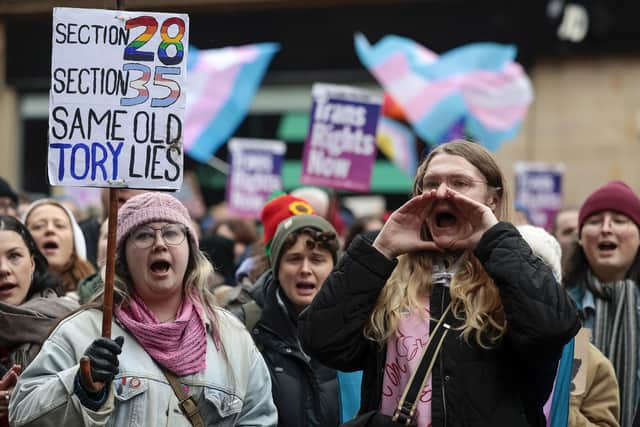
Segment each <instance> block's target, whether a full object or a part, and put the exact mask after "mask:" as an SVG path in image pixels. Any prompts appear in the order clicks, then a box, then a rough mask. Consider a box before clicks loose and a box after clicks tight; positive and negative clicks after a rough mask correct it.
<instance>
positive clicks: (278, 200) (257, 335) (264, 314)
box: [232, 194, 340, 427]
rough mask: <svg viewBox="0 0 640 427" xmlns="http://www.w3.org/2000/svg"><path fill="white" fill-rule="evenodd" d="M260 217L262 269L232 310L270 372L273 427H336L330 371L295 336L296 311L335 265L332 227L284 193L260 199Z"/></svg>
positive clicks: (336, 403) (333, 377)
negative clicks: (245, 297) (263, 253)
mask: <svg viewBox="0 0 640 427" xmlns="http://www.w3.org/2000/svg"><path fill="white" fill-rule="evenodd" d="M260 217H261V220H262V224H263V227H264V244H265V250H266V253H267V259H268V265H269V268H268V269H267V271H266V272H264V274H262V275H261V276H260V277H259V278H258V280H257V281H256V283H255V284H254V285H253V286H252V288H251V289H250V291H249V295H250V297H251V298H252V299H253V300H252V301H250V302H248V303H245V304H243V305H242V306H241V310H238V311H235V312H234V313H235V314H236V315H238V317H239V318H240V319H241V320H242V321H243V322H244V323H245V325H246V326H247V328H248V329H249V331H250V332H251V335H252V337H253V339H254V341H255V342H256V344H257V345H258V348H259V349H260V351H261V352H262V355H263V356H264V359H265V361H266V363H267V366H268V367H269V371H270V373H271V379H272V394H273V401H274V403H275V405H276V407H277V408H278V425H280V426H290V427H296V426H300V427H314V426H336V425H338V423H339V408H340V404H339V394H338V381H337V374H336V371H335V370H333V369H330V368H327V367H326V366H323V365H321V364H320V363H318V362H317V361H316V360H315V359H314V358H313V357H309V356H307V355H306V354H305V352H304V351H303V349H302V348H301V346H300V342H299V340H298V336H297V328H298V326H297V324H298V321H297V317H298V314H299V313H300V312H301V311H302V310H303V309H304V308H305V307H307V306H308V305H309V304H310V303H311V301H312V300H313V298H314V296H315V295H316V294H317V293H318V291H319V290H320V289H321V287H322V286H323V283H324V280H325V279H326V277H327V276H328V275H329V273H330V272H331V269H332V268H333V266H334V265H335V264H336V262H337V260H338V250H339V240H338V236H337V233H336V230H335V228H334V227H333V226H332V225H331V224H330V223H329V222H328V221H327V220H326V219H324V218H323V217H321V216H320V215H317V214H316V213H315V211H314V210H313V208H312V207H311V205H310V204H309V203H307V202H306V201H305V200H303V199H301V198H298V197H295V196H292V195H289V194H280V195H277V196H276V197H273V198H272V199H271V200H269V201H267V203H265V205H264V206H263V208H262V212H261V216H260ZM232 311H233V310H232Z"/></svg>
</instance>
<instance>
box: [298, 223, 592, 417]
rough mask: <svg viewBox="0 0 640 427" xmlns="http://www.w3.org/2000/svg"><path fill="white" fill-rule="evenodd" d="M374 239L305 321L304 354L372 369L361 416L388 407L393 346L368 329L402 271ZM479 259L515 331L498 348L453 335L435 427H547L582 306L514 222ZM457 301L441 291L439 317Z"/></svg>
mask: <svg viewBox="0 0 640 427" xmlns="http://www.w3.org/2000/svg"><path fill="white" fill-rule="evenodd" d="M372 239H373V236H370V235H369V236H361V237H359V238H357V239H356V241H354V243H353V244H352V245H351V246H350V247H349V249H348V252H347V254H346V255H345V256H343V257H342V259H341V261H340V263H339V264H338V266H337V268H336V269H335V270H334V271H333V272H332V273H331V275H330V276H329V278H328V279H327V281H326V282H325V284H324V286H323V287H322V289H321V290H320V292H319V293H318V295H316V297H315V299H314V301H313V303H312V304H311V305H310V306H309V307H308V308H307V309H306V310H305V311H303V312H302V314H301V316H300V319H299V323H298V328H299V333H300V336H301V339H302V342H303V345H304V348H305V349H306V350H307V351H308V352H310V353H311V354H313V355H314V356H315V357H317V358H318V359H319V360H320V361H321V362H323V363H325V364H326V365H327V366H331V367H333V368H335V369H339V370H344V371H350V370H358V369H362V370H364V373H363V383H362V401H361V402H362V403H361V408H360V412H367V411H371V410H377V409H379V408H380V404H381V395H382V380H383V369H384V363H385V355H386V348H382V349H380V347H379V346H378V345H377V344H376V343H374V342H372V341H370V340H367V339H365V338H364V336H363V328H364V325H365V322H367V321H368V318H369V315H370V313H371V311H372V309H373V306H374V304H375V301H376V299H377V297H378V294H379V293H380V290H381V289H382V288H383V286H384V284H385V283H386V281H387V279H388V278H389V276H390V274H391V272H392V271H393V269H394V268H395V266H396V264H397V262H396V261H390V260H388V259H387V258H385V257H384V256H383V255H382V254H381V253H379V252H378V251H377V250H376V249H375V248H373V247H372V246H371V243H372ZM475 255H476V256H477V257H478V259H479V260H480V261H481V262H482V264H483V265H484V268H485V270H486V271H487V273H488V274H489V275H490V276H491V277H492V278H493V279H494V281H495V282H496V284H497V286H498V288H499V290H500V296H501V299H502V303H503V305H504V310H505V314H506V317H507V322H508V329H507V332H506V334H505V336H504V337H503V339H502V341H501V342H500V344H499V345H498V346H497V347H495V348H493V349H491V350H485V349H483V348H481V347H479V346H477V345H475V344H474V341H471V344H467V343H466V342H465V341H464V340H463V339H462V338H459V337H458V336H457V335H459V334H451V333H450V334H449V335H448V336H447V338H446V340H445V343H444V345H443V347H442V350H441V352H440V354H439V356H438V359H437V360H436V366H435V368H434V370H433V374H432V386H433V394H432V403H431V410H432V425H433V426H434V427H445V426H446V427H449V426H451V427H483V426H486V427H496V426H505V427H519V426H523V427H524V426H544V425H545V421H544V415H543V413H542V406H543V404H544V402H545V400H546V398H547V397H548V395H549V394H550V392H551V389H552V386H553V379H554V374H555V369H556V366H557V362H558V359H559V357H560V354H561V351H562V347H563V345H564V344H565V343H566V342H568V341H569V340H570V339H571V337H573V336H574V335H575V334H576V333H577V331H578V329H579V328H580V321H579V320H578V316H577V313H576V309H575V306H574V305H573V303H572V302H571V299H570V298H569V296H568V295H567V294H566V292H565V290H564V289H563V288H561V287H560V286H558V284H557V283H556V281H555V279H554V276H553V274H552V273H551V270H550V269H549V268H548V267H547V266H546V265H545V264H544V263H543V262H542V261H541V260H540V259H539V258H537V257H536V256H534V255H533V254H532V252H531V249H530V248H529V246H528V245H527V244H526V242H525V241H524V240H523V239H522V237H521V236H520V234H519V233H518V231H517V230H516V229H515V227H513V225H511V224H509V223H499V224H497V225H495V226H494V227H492V228H491V229H490V230H488V231H487V232H486V233H485V234H484V236H483V237H482V239H481V241H480V242H479V243H478V246H477V248H476V250H475ZM449 300H450V297H449V292H448V288H443V287H436V288H435V289H434V290H433V292H432V295H431V299H430V301H431V303H430V304H431V306H430V309H431V314H432V317H433V318H438V317H440V314H441V313H442V310H443V308H444V307H446V306H447V305H448V303H449Z"/></svg>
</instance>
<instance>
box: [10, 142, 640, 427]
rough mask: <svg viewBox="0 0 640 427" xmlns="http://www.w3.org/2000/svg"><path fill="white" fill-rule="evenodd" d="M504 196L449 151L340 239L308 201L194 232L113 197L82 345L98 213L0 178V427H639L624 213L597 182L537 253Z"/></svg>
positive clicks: (182, 219)
mask: <svg viewBox="0 0 640 427" xmlns="http://www.w3.org/2000/svg"><path fill="white" fill-rule="evenodd" d="M507 187H508V185H507V183H506V181H505V177H504V175H503V173H502V170H501V169H500V167H499V166H498V164H497V163H496V160H495V158H494V157H493V155H492V154H491V153H489V152H488V151H487V150H485V149H484V148H482V147H481V146H480V145H478V144H475V143H473V142H468V141H464V140H455V141H451V142H449V143H447V144H443V145H440V146H438V147H437V148H435V149H434V150H432V151H431V152H430V153H429V155H428V156H427V157H426V158H425V159H424V160H423V161H422V162H421V163H420V165H419V167H418V169H417V172H416V174H415V177H414V181H413V189H412V193H411V195H410V196H409V197H408V200H407V201H406V203H404V204H403V205H402V206H401V207H399V208H398V209H396V210H395V211H393V212H386V213H383V212H376V213H375V214H373V215H363V216H361V217H357V218H354V217H353V216H351V215H340V212H339V210H338V209H336V203H335V200H333V199H332V197H335V194H331V193H328V192H326V191H324V190H322V189H320V188H315V187H313V188H312V187H304V188H299V189H296V190H295V191H293V192H291V193H290V194H286V193H282V192H280V193H274V194H273V195H272V196H271V197H270V199H269V200H268V201H267V202H266V203H265V204H264V206H263V208H262V212H261V216H260V218H259V220H254V219H247V218H239V217H232V216H230V215H219V216H217V217H215V218H213V219H211V220H209V221H207V222H201V223H199V222H198V221H197V219H196V218H192V216H191V215H190V214H189V212H188V210H187V208H186V207H185V205H184V204H183V203H181V202H180V201H179V200H178V199H177V198H175V197H174V196H173V195H171V194H170V193H167V192H153V191H142V190H130V189H121V190H118V212H117V223H116V229H117V232H116V256H115V280H114V301H113V305H112V309H111V312H110V313H109V315H110V316H111V317H110V318H112V322H111V330H112V337H102V336H101V327H102V326H103V325H102V318H103V313H102V312H101V311H102V303H103V301H104V296H105V293H104V282H105V263H106V256H107V255H106V252H107V251H106V246H107V244H106V242H107V228H108V221H107V218H106V209H103V211H102V215H94V216H90V217H88V218H78V217H77V215H78V213H77V209H74V207H73V204H72V202H73V201H72V200H63V199H60V198H49V197H43V198H39V199H36V200H29V201H28V202H27V203H19V202H20V200H19V197H18V195H17V194H16V192H15V191H14V189H13V188H12V187H11V186H10V185H9V184H8V183H7V182H6V181H5V180H3V179H1V178H0V318H2V319H3V320H4V321H3V322H2V325H1V326H0V375H1V376H2V378H1V380H0V427H1V426H62V425H64V426H94V425H95V426H99V425H107V426H160V425H166V426H190V425H192V426H214V425H215V426H236V425H238V426H276V425H278V426H300V427H307V426H327V427H332V426H338V425H341V424H344V425H345V426H383V425H384V426H392V425H415V426H420V427H422V426H424V427H427V426H433V427H448V426H455V427H458V426H460V427H462V426H468V427H482V426H506V427H518V426H522V427H526V426H532V427H538V426H540V427H543V426H550V427H556V426H562V427H564V426H607V427H616V426H622V427H636V426H640V419H638V415H637V414H638V402H639V401H640V298H639V296H638V281H639V280H640V261H639V248H640V198H639V197H638V195H637V194H636V193H635V192H634V191H633V190H632V189H631V187H630V186H628V185H627V184H626V183H624V182H621V181H612V182H609V183H603V185H602V186H601V187H599V188H597V189H593V191H592V192H591V194H590V195H589V196H588V197H587V198H586V199H585V200H584V201H583V203H581V205H579V206H567V207H565V208H563V209H562V210H561V211H560V212H558V214H557V215H556V218H555V221H554V224H553V227H552V229H551V230H549V232H547V231H545V230H544V229H542V228H539V227H534V226H532V225H526V223H528V222H530V218H528V217H527V216H526V215H522V214H521V215H520V216H519V217H516V216H515V215H514V214H515V211H518V210H519V211H520V212H522V208H521V207H518V206H513V205H512V204H511V201H510V198H509V195H508V192H507ZM102 196H103V198H102V203H103V207H106V206H107V197H106V196H108V191H107V190H103V191H102ZM514 224H515V225H514ZM523 224H525V225H523ZM201 225H202V227H201ZM81 359H83V360H84V361H83V364H81V363H80V361H81ZM87 362H88V363H87ZM81 365H82V367H81ZM634 418H635V424H634Z"/></svg>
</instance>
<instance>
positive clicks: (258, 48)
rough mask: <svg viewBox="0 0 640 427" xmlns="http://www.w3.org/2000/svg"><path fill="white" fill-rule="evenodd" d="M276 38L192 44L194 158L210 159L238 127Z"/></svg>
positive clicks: (188, 134)
mask: <svg viewBox="0 0 640 427" xmlns="http://www.w3.org/2000/svg"><path fill="white" fill-rule="evenodd" d="M279 49H280V46H279V45H278V44H276V43H258V44H252V45H245V46H239V47H226V48H222V49H208V50H198V49H196V48H194V47H192V46H190V47H189V55H188V63H187V71H188V79H187V106H186V111H185V125H184V147H185V150H186V152H187V154H189V156H191V157H192V158H194V159H196V160H199V161H201V162H208V161H209V159H210V158H211V156H213V154H215V152H216V151H217V150H218V148H220V146H221V145H223V144H224V143H226V142H227V140H228V139H229V138H230V137H231V136H232V134H233V132H235V130H236V128H237V127H238V125H240V122H242V120H243V119H244V117H245V114H246V113H247V110H248V109H249V106H250V105H251V101H252V100H253V97H254V95H255V93H256V91H257V90H258V87H259V86H260V82H261V81H262V77H263V76H264V73H265V72H266V70H267V67H268V66H269V63H270V62H271V58H272V57H273V54H274V53H276V52H277V51H278V50H279Z"/></svg>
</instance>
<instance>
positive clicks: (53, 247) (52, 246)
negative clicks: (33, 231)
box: [42, 240, 60, 251]
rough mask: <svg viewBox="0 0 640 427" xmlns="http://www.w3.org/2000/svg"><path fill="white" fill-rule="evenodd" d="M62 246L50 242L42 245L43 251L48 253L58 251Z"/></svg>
mask: <svg viewBox="0 0 640 427" xmlns="http://www.w3.org/2000/svg"><path fill="white" fill-rule="evenodd" d="M59 247H60V246H59V245H58V243H56V242H54V241H52V240H49V241H47V242H44V245H42V249H43V250H45V251H47V250H56V249H58V248H59Z"/></svg>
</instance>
